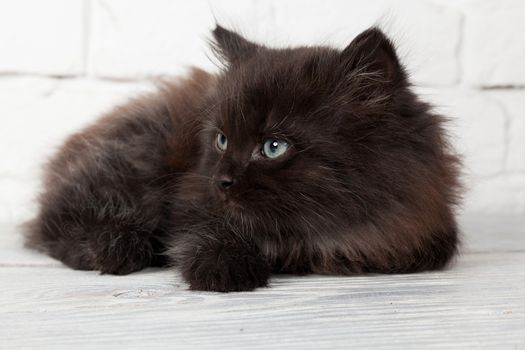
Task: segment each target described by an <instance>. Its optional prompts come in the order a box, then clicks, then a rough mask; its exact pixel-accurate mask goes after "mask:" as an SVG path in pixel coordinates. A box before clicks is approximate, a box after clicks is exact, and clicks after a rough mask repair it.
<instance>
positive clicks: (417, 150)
mask: <svg viewBox="0 0 525 350" xmlns="http://www.w3.org/2000/svg"><path fill="white" fill-rule="evenodd" d="M213 36H214V39H215V40H214V42H213V49H214V51H215V52H216V53H217V55H218V57H220V59H221V60H222V61H223V62H224V69H223V71H222V72H221V73H220V74H218V75H211V74H208V73H206V72H204V71H201V70H194V71H193V72H192V74H191V75H190V77H189V78H188V79H186V80H183V81H178V82H174V83H173V82H172V83H165V84H163V85H162V86H161V87H160V88H159V91H158V92H157V93H156V94H154V95H150V96H147V97H144V98H140V99H136V100H134V101H131V102H130V103H128V104H127V105H125V106H123V107H120V108H117V109H115V110H114V111H113V112H111V113H110V114H108V115H106V116H105V117H103V118H102V119H100V121H98V122H97V123H96V124H95V125H93V126H91V127H89V128H87V129H86V130H84V131H82V132H81V133H79V134H76V135H73V136H72V137H71V138H70V139H69V140H68V141H67V143H66V144H65V145H64V146H63V148H62V149H61V150H60V152H59V154H58V155H57V156H56V157H55V159H54V160H53V161H52V162H51V163H50V164H49V166H48V168H47V175H46V178H45V192H44V193H43V195H42V196H41V198H40V212H39V214H38V217H37V218H36V219H35V220H34V221H33V222H31V223H30V225H29V226H28V227H29V230H28V242H29V244H30V245H32V246H34V247H38V248H40V249H43V250H44V251H46V252H47V253H48V254H50V255H51V256H53V257H55V258H57V259H60V260H62V261H63V262H64V263H65V264H67V265H69V266H71V267H73V268H76V269H89V270H91V269H94V270H100V271H101V272H103V273H113V274H127V273H130V272H133V271H137V270H139V269H142V268H144V267H146V266H152V265H153V266H162V265H167V264H175V265H176V266H178V267H179V268H180V270H181V271H182V274H183V276H184V278H185V279H186V280H187V281H188V282H189V284H190V287H191V288H192V289H198V290H214V291H242V290H251V289H253V288H256V287H260V286H265V285H266V284H267V282H268V278H269V276H270V274H271V273H279V272H286V273H300V274H304V273H323V274H345V275H349V274H362V273H368V272H373V273H406V272H416V271H422V270H429V269H438V268H441V267H443V266H445V265H446V264H447V262H448V261H449V260H450V259H451V257H452V256H453V255H454V253H455V252H456V246H457V241H458V240H457V232H456V223H455V220H454V213H453V210H454V207H455V204H456V202H457V199H458V192H459V184H458V170H459V161H458V158H457V157H456V156H455V155H454V153H453V152H452V151H451V149H450V148H449V146H448V144H447V140H446V138H445V135H444V130H443V121H444V119H443V118H442V117H441V116H439V115H436V114H433V113H431V112H430V108H429V106H428V105H427V104H426V103H423V102H421V101H420V100H419V99H418V98H417V97H416V96H415V95H414V93H413V92H412V91H411V90H410V84H409V82H408V81H407V76H406V74H405V71H404V69H403V67H402V66H401V64H400V63H399V60H398V58H397V56H396V53H395V49H394V47H393V45H392V43H391V42H390V41H389V40H388V39H387V38H386V37H385V35H384V34H383V33H382V32H381V31H380V30H379V29H377V28H372V29H369V30H367V31H365V32H363V33H362V34H360V35H359V36H358V37H357V38H356V39H355V40H354V41H353V42H352V43H351V44H350V45H349V46H348V47H347V48H345V49H344V50H342V51H340V50H336V49H332V48H328V47H299V48H295V49H270V48H267V47H265V46H262V45H257V44H255V43H252V42H249V41H247V40H246V39H244V38H243V37H241V36H240V35H238V34H236V33H234V32H231V31H228V30H226V29H224V28H222V27H217V28H216V29H215V30H214V31H213Z"/></svg>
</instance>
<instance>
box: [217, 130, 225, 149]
mask: <svg viewBox="0 0 525 350" xmlns="http://www.w3.org/2000/svg"><path fill="white" fill-rule="evenodd" d="M217 148H218V149H219V150H221V151H223V152H224V151H226V148H228V139H227V138H226V136H225V135H224V134H223V133H221V132H218V133H217Z"/></svg>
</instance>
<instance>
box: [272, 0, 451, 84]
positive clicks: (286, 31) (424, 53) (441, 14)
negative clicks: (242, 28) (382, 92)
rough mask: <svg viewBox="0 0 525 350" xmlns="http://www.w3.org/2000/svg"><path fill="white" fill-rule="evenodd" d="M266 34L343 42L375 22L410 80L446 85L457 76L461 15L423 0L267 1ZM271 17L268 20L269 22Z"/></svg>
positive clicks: (287, 40)
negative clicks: (389, 40)
mask: <svg viewBox="0 0 525 350" xmlns="http://www.w3.org/2000/svg"><path fill="white" fill-rule="evenodd" d="M265 3H270V4H271V6H272V7H273V12H274V16H273V17H272V18H268V19H267V20H268V21H269V23H271V25H268V26H266V28H267V32H268V33H266V37H268V38H276V39H274V40H273V41H275V42H276V43H280V44H293V45H298V44H299V45H312V44H316V43H317V44H333V45H334V46H337V47H341V48H343V47H345V46H346V45H348V44H349V43H350V41H351V40H352V39H353V38H354V37H355V36H356V35H357V34H359V33H360V32H361V31H363V30H365V29H366V28H368V27H370V26H372V25H375V24H379V25H380V27H382V28H383V29H384V30H385V31H386V33H387V34H388V35H389V36H390V37H391V38H392V39H393V40H394V42H395V43H396V46H397V47H398V52H399V54H400V56H401V58H402V61H403V62H404V63H405V64H406V66H407V67H408V69H409V72H410V73H411V75H412V77H413V79H414V81H415V82H416V83H417V84H422V85H440V86H441V85H451V84H453V83H455V82H456V81H457V80H458V62H457V59H456V51H457V48H458V44H459V35H460V25H461V14H460V12H459V11H458V10H456V9H453V8H446V7H443V6H440V5H437V4H434V3H429V2H426V1H377V0H376V1H366V2H363V1H357V0H353V1H346V0H334V1H329V2H320V1H316V0H307V1H304V0H292V1H279V0H273V1H271V2H268V1H266V2H265ZM272 21H274V23H272Z"/></svg>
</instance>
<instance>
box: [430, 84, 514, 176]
mask: <svg viewBox="0 0 525 350" xmlns="http://www.w3.org/2000/svg"><path fill="white" fill-rule="evenodd" d="M420 90H421V92H422V98H423V99H424V100H427V101H430V102H431V103H433V104H434V105H435V106H436V108H435V110H436V111H438V112H439V113H441V114H443V115H444V116H446V117H448V118H449V119H450V122H449V123H448V126H449V130H450V131H451V136H452V141H453V143H454V145H455V146H456V148H457V149H458V151H459V152H460V153H461V154H462V155H463V156H464V162H465V173H466V175H468V177H469V178H478V177H483V176H492V175H496V174H499V173H501V172H503V169H504V162H505V149H506V148H505V142H506V141H505V140H506V139H505V137H506V131H505V126H506V123H507V118H506V115H505V113H504V110H503V109H502V108H501V105H500V104H499V103H498V102H497V101H495V100H494V99H493V98H492V97H491V96H490V94H489V93H487V92H475V91H469V90H464V89H445V90H436V89H432V90H429V89H420Z"/></svg>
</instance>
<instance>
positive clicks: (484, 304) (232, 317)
mask: <svg viewBox="0 0 525 350" xmlns="http://www.w3.org/2000/svg"><path fill="white" fill-rule="evenodd" d="M0 283H1V285H2V288H0V314H1V316H0V348H2V349H11V348H39V349H41V348H53V349H56V348H68V349H69V348H71V347H74V348H75V349H79V348H95V347H96V348H98V347H102V348H119V349H121V348H144V347H148V348H161V347H162V348H166V347H170V348H177V349H187V348H193V347H198V348H209V349H212V348H219V349H239V348H243V349H244V348H251V349H268V348H291V349H298V348H299V349H314V348H321V347H322V348H330V349H338V348H340V349H348V348H350V347H359V348H366V347H376V348H385V349H386V348H399V349H406V348H420V347H422V346H424V347H439V348H442V347H450V348H458V349H464V348H467V347H476V348H479V347H485V348H498V349H505V348H509V349H510V348H512V349H516V348H524V347H525V331H524V330H525V298H524V293H523V290H524V288H525V253H521V252H515V253H505V254H502V253H487V254H484V253H478V254H467V255H464V256H462V257H461V259H459V261H458V263H457V265H455V266H454V267H453V268H451V269H450V270H447V271H443V272H432V273H422V274H414V275H394V276H381V275H380V276H366V277H327V276H326V277H324V276H308V277H296V276H280V277H276V278H273V279H272V283H271V288H265V289H259V290H257V291H255V292H250V293H230V294H217V293H202V292H190V291H187V290H186V285H185V284H184V283H183V282H182V281H181V279H180V276H178V274H176V273H175V272H173V271H169V270H155V269H150V270H146V271H144V272H141V273H136V274H132V275H129V276H107V275H104V276H100V275H98V274H97V273H94V272H80V271H72V270H69V269H66V268H56V267H16V266H14V267H3V268H0Z"/></svg>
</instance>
